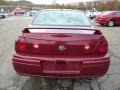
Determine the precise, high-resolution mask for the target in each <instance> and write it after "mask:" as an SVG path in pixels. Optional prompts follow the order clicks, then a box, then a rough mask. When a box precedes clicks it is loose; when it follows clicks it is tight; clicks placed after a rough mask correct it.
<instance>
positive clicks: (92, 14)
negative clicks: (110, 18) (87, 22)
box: [86, 10, 99, 19]
mask: <svg viewBox="0 0 120 90" xmlns="http://www.w3.org/2000/svg"><path fill="white" fill-rule="evenodd" d="M98 13H99V12H98V11H96V10H89V11H87V12H86V15H87V17H88V18H90V19H93V18H95V17H96V15H98Z"/></svg>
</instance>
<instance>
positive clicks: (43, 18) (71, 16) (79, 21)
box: [32, 11, 90, 26]
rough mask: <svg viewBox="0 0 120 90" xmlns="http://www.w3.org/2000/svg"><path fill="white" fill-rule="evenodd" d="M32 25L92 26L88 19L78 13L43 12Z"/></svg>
mask: <svg viewBox="0 0 120 90" xmlns="http://www.w3.org/2000/svg"><path fill="white" fill-rule="evenodd" d="M32 24H37V25H55V26H56V25H64V26H68V25H72V26H76V25H77V26H79V25H90V22H89V20H88V19H87V17H86V16H85V15H84V14H83V13H82V12H78V11H41V12H39V14H38V15H37V16H36V17H35V19H34V20H33V22H32Z"/></svg>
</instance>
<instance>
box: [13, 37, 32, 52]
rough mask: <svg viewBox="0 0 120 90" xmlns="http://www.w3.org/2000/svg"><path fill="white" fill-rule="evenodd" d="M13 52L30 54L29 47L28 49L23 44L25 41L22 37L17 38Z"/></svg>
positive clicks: (25, 44)
mask: <svg viewBox="0 0 120 90" xmlns="http://www.w3.org/2000/svg"><path fill="white" fill-rule="evenodd" d="M15 50H16V52H24V53H28V52H30V51H29V47H28V45H27V43H26V42H25V39H24V38H22V37H19V39H18V40H16V42H15Z"/></svg>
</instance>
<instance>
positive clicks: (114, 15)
mask: <svg viewBox="0 0 120 90" xmlns="http://www.w3.org/2000/svg"><path fill="white" fill-rule="evenodd" d="M95 22H96V23H99V24H101V25H105V26H108V27H112V26H118V25H120V11H107V12H104V13H103V14H100V15H98V16H97V17H96V19H95Z"/></svg>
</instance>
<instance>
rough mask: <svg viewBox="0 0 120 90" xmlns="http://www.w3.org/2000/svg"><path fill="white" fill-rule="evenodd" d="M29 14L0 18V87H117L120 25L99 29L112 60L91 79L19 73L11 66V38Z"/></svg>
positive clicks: (54, 89)
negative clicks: (44, 76)
mask: <svg viewBox="0 0 120 90" xmlns="http://www.w3.org/2000/svg"><path fill="white" fill-rule="evenodd" d="M31 19H32V17H25V16H16V17H15V16H13V17H8V18H5V19H0V90H120V27H104V26H100V25H98V24H95V23H94V21H93V20H92V21H91V23H92V24H94V25H95V27H96V28H97V29H100V30H101V31H102V32H103V34H104V35H105V36H106V38H107V40H108V43H109V55H110V57H111V64H110V68H109V70H108V72H107V74H106V75H105V76H103V77H100V78H95V79H93V80H92V81H91V80H87V79H51V78H35V77H28V76H27V77H26V76H20V75H18V74H16V73H15V71H14V69H13V66H12V59H11V58H12V54H13V53H14V42H15V39H16V37H17V36H18V35H19V34H20V32H21V30H22V29H23V28H24V27H25V26H26V25H28V24H29V23H30V21H31Z"/></svg>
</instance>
